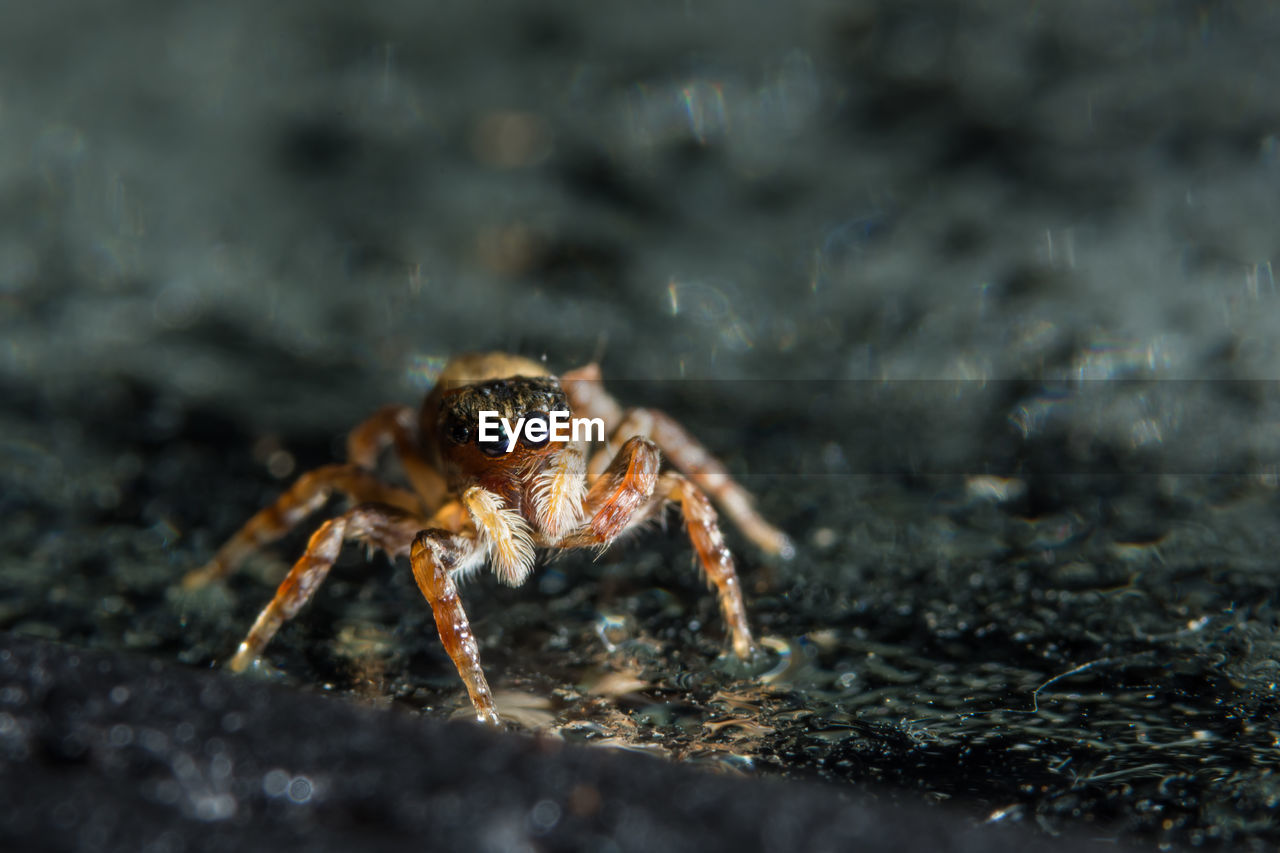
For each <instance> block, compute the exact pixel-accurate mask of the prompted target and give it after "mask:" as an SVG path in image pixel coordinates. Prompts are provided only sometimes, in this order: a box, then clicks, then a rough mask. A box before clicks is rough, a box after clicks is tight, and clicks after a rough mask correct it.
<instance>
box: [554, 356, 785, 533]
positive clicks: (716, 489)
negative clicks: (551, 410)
mask: <svg viewBox="0 0 1280 853" xmlns="http://www.w3.org/2000/svg"><path fill="white" fill-rule="evenodd" d="M561 384H562V385H563V386H564V389H565V393H566V394H567V395H568V397H569V402H570V405H571V406H572V407H573V410H574V413H575V414H576V415H578V416H579V417H595V418H601V419H602V420H603V421H604V424H605V430H606V431H607V432H608V433H609V439H608V441H607V442H606V443H605V446H604V447H603V448H602V449H600V450H599V451H597V452H596V454H595V455H594V456H593V457H592V458H591V461H590V463H589V464H588V466H587V474H588V477H592V478H594V477H596V476H598V475H599V474H600V473H602V472H603V471H604V469H605V468H606V467H607V466H608V465H609V462H610V461H611V460H612V459H613V458H614V457H615V456H616V455H617V453H618V452H619V451H620V449H621V445H622V442H623V441H625V440H626V439H628V438H630V437H631V436H634V435H640V436H644V437H645V438H649V439H652V440H653V441H654V443H656V444H657V445H658V448H659V449H660V450H661V451H662V453H663V455H664V456H666V457H667V458H668V459H670V460H671V464H673V465H675V467H676V468H678V469H679V470H680V471H681V472H683V473H684V475H685V476H686V477H688V478H689V479H690V480H692V481H693V482H694V483H696V484H697V485H698V486H699V487H700V488H701V489H703V490H705V491H706V492H707V493H708V494H710V495H711V497H712V498H713V499H714V500H715V502H716V503H717V504H719V505H720V508H721V509H722V510H723V511H724V512H725V514H726V515H728V516H729V518H731V519H732V520H733V523H734V524H735V525H737V526H738V528H739V529H740V530H742V532H743V533H744V534H745V535H746V536H747V538H748V539H750V540H751V541H752V542H754V543H755V544H756V545H757V546H758V547H759V548H760V549H762V550H764V551H767V552H768V553H770V554H777V555H779V556H781V557H784V558H789V557H791V556H792V555H793V554H794V553H795V547H794V546H793V545H792V544H791V540H790V539H789V538H787V535H786V534H785V533H783V532H782V531H781V530H779V529H778V528H776V527H774V526H773V525H772V524H770V523H769V522H767V521H765V520H764V518H763V517H761V515H760V514H759V513H758V512H756V509H755V507H754V506H753V504H752V499H751V493H750V492H748V491H747V490H746V489H745V488H743V487H742V485H741V484H739V483H738V482H737V481H736V480H734V479H733V477H731V476H730V475H729V471H728V469H726V468H725V467H724V465H723V464H721V462H720V460H718V459H716V458H715V457H714V456H712V455H711V453H710V452H709V451H708V450H707V449H706V447H704V446H703V445H702V443H701V442H699V441H698V440H697V439H695V438H694V437H693V436H691V435H689V433H688V432H687V431H685V429H684V427H682V426H680V424H679V423H677V422H676V421H675V420H674V419H673V418H672V417H671V416H670V415H667V414H666V413H665V412H661V411H659V410H657V409H629V410H626V411H624V410H623V409H622V407H621V406H619V405H618V403H617V401H616V400H614V399H613V397H611V396H610V395H609V392H607V391H605V390H604V386H603V384H602V381H601V377H600V368H599V366H597V365H594V364H589V365H587V366H586V367H581V368H578V369H577V370H573V371H570V372H568V373H566V374H564V376H563V377H562V378H561Z"/></svg>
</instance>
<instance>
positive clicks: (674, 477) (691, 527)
mask: <svg viewBox="0 0 1280 853" xmlns="http://www.w3.org/2000/svg"><path fill="white" fill-rule="evenodd" d="M653 499H654V500H655V501H661V502H665V501H668V500H671V501H675V502H676V503H678V504H679V505H680V512H681V514H682V515H683V516H684V525H685V529H686V530H687V531H688V532H689V540H690V541H691V542H692V543H693V550H694V551H695V552H697V554H698V562H699V563H701V565H702V571H703V572H704V573H705V574H706V577H707V581H708V582H710V584H711V585H712V586H713V587H715V590H716V594H717V596H718V598H719V600H720V610H721V612H723V613H724V621H725V622H726V623H728V625H729V633H730V634H731V635H732V637H733V653H734V654H735V655H737V656H738V657H740V658H742V659H743V660H747V659H749V658H750V657H751V655H752V653H753V652H754V651H755V644H754V643H753V642H752V640H751V629H750V628H749V627H748V626H747V609H746V607H745V606H744V605H743V603H742V585H741V584H740V583H739V582H738V573H737V571H735V570H734V567H733V555H732V554H731V553H729V548H728V547H727V546H726V545H725V544H724V535H723V534H722V533H721V532H720V525H719V523H718V522H717V519H716V511H715V508H714V507H712V506H711V501H710V500H708V499H707V496H706V494H705V493H703V491H702V490H701V489H699V488H698V487H697V486H695V485H694V484H693V483H692V482H690V481H689V479H688V478H687V477H685V476H684V475H683V474H681V473H679V472H677V471H667V472H665V473H664V474H663V475H662V477H661V478H660V479H659V481H658V489H657V492H656V493H655V494H654V496H653Z"/></svg>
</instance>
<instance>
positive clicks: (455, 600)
mask: <svg viewBox="0 0 1280 853" xmlns="http://www.w3.org/2000/svg"><path fill="white" fill-rule="evenodd" d="M483 559H484V549H483V546H482V545H481V543H480V540H479V539H478V538H477V537H476V536H475V535H474V532H471V535H467V533H465V532H463V533H450V532H448V531H445V530H439V529H433V530H424V531H422V532H421V533H419V534H418V536H417V538H416V539H414V540H413V547H412V548H411V549H410V552H409V560H410V562H411V563H412V564H413V577H414V579H415V580H417V581H418V588H419V589H421V590H422V594H423V596H425V597H426V599H427V603H428V604H430V605H431V613H432V615H434V616H435V619H436V629H437V630H438V631H439V632H440V641H441V643H443V644H444V648H445V651H446V652H448V653H449V657H450V658H452V659H453V665H454V666H456V667H457V668H458V675H460V676H462V683H463V684H464V685H466V688H467V695H468V696H470V697H471V705H472V707H473V708H475V711H476V718H477V719H478V720H480V722H482V723H488V724H489V725H493V726H496V725H498V710H497V708H496V707H494V704H493V693H492V691H490V690H489V682H488V681H487V680H485V677H484V670H482V669H481V668H480V647H479V645H478V644H477V643H476V638H475V635H474V634H472V633H471V622H470V621H469V620H468V619H467V613H466V611H465V610H463V609H462V599H460V598H459V597H458V588H457V586H455V585H454V582H453V577H452V573H453V572H455V571H465V570H466V569H467V568H469V567H470V566H471V565H473V564H475V563H477V562H479V561H480V560H483Z"/></svg>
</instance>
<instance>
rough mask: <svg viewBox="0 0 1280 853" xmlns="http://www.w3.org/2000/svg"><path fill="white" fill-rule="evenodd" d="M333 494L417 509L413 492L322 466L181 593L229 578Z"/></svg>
mask: <svg viewBox="0 0 1280 853" xmlns="http://www.w3.org/2000/svg"><path fill="white" fill-rule="evenodd" d="M334 492H343V493H345V494H346V495H347V496H348V497H349V498H350V499H351V500H353V501H356V502H359V503H379V504H387V505H388V506H393V507H397V508H399V509H401V510H403V511H405V512H408V513H414V514H417V513H418V512H420V511H421V509H422V503H421V501H419V500H418V498H417V496H416V495H414V494H413V493H412V492H409V491H407V490H405V489H399V488H396V487H394V486H388V485H387V484H385V483H383V482H382V481H381V480H379V479H378V478H377V477H375V476H374V475H373V474H371V473H369V472H368V471H365V470H363V469H362V468H359V467H357V466H356V465H351V464H348V465H325V466H322V467H320V468H316V469H315V470H314V471H308V472H307V473H305V474H303V475H302V476H301V477H299V478H298V479H297V481H296V482H294V484H293V485H292V486H291V487H290V488H289V490H288V491H287V492H285V493H284V494H283V495H281V496H280V497H279V498H277V499H276V502H275V503H273V504H271V505H270V506H268V507H265V508H263V509H261V510H259V511H258V513H257V514H256V515H254V516H253V517H252V518H250V519H249V520H248V521H246V522H245V524H244V526H243V527H241V528H240V530H238V531H237V532H236V534H235V535H234V536H232V537H231V538H230V539H228V540H227V541H226V543H225V544H224V545H223V546H222V547H221V548H219V549H218V552H217V553H216V554H214V555H213V559H212V560H210V561H209V562H208V563H206V564H205V565H204V566H202V567H201V568H199V569H196V570H194V571H192V572H189V573H188V574H187V576H186V577H185V578H183V579H182V585H183V587H184V588H186V589H193V588H197V587H201V586H204V585H205V584H207V583H210V582H211V581H215V580H221V579H222V578H224V577H226V576H227V575H229V574H231V573H232V572H233V571H235V570H236V568H237V567H238V566H239V565H240V563H242V562H243V561H244V559H245V558H246V557H248V556H249V555H250V554H252V553H253V552H254V551H256V550H257V549H259V548H261V547H262V546H264V545H267V544H269V543H271V542H274V541H275V540H277V539H279V538H280V537H281V536H283V535H284V534H286V533H288V532H289V531H290V530H291V529H292V528H293V527H294V526H295V525H296V524H297V523H298V522H300V521H302V519H304V518H306V517H307V516H308V515H310V514H311V513H313V512H315V511H316V510H317V509H319V508H320V507H321V506H323V505H324V502H325V501H327V500H328V499H329V497H330V495H332V494H333V493H334Z"/></svg>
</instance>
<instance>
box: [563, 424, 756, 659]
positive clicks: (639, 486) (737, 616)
mask: <svg viewBox="0 0 1280 853" xmlns="http://www.w3.org/2000/svg"><path fill="white" fill-rule="evenodd" d="M661 463H662V456H661V453H660V451H659V450H658V447H657V445H656V444H655V443H654V442H652V441H650V440H649V439H647V438H643V437H641V436H633V437H632V438H630V439H628V440H627V442H626V444H624V445H622V450H621V451H620V452H619V453H618V455H617V456H616V457H615V458H614V460H613V462H612V463H610V465H609V467H608V468H607V469H606V470H605V471H604V473H603V474H601V475H600V477H599V478H598V479H597V480H596V482H595V483H594V484H593V485H592V486H591V490H590V491H589V492H588V493H587V500H586V507H585V509H586V512H587V514H588V516H589V520H588V521H587V523H585V524H584V525H583V526H582V528H581V529H580V530H579V531H578V532H577V533H575V534H574V535H572V536H570V537H567V538H566V539H565V540H562V541H561V545H564V546H566V547H579V548H582V547H591V546H601V545H608V544H609V543H610V542H612V541H613V540H614V539H616V538H617V537H618V536H619V535H620V534H621V533H623V532H624V531H625V530H626V529H627V528H628V527H632V526H634V525H636V524H638V523H640V522H643V521H646V520H648V519H650V518H653V517H655V516H657V515H659V514H660V513H661V512H662V510H663V509H664V508H665V507H666V505H667V503H668V502H669V501H670V502H675V503H677V504H679V505H680V510H681V513H682V514H683V516H684V520H685V527H686V529H687V530H688V532H689V539H690V541H691V542H692V543H693V549H694V552H695V553H696V554H697V556H698V562H699V563H700V564H701V566H702V570H703V572H704V573H705V575H706V577H707V580H708V581H709V582H710V583H711V584H712V586H714V587H715V589H716V592H717V595H718V598H719V602H720V609H721V611H722V612H723V613H724V619H725V622H726V623H727V624H728V626H729V633H730V635H731V638H732V642H733V651H734V654H736V655H737V656H738V657H740V658H743V659H747V658H750V657H751V654H752V652H753V650H754V644H753V643H752V640H751V629H750V628H749V627H748V626H747V611H746V606H745V605H744V604H743V601H742V586H741V584H740V583H739V582H738V574H737V572H736V571H735V569H734V566H733V556H732V555H731V554H730V553H729V549H728V547H726V546H725V543H724V535H723V534H722V533H721V532H720V525H719V523H718V521H717V518H716V511H715V509H714V508H713V507H712V505H711V501H710V500H708V499H707V496H706V495H705V494H704V493H703V492H702V490H701V489H699V488H698V487H697V486H695V485H694V484H693V483H692V482H690V480H689V479H688V478H687V477H685V476H684V475H682V474H680V473H679V472H676V471H667V472H666V473H664V474H662V475H661V476H659V474H658V469H659V466H660V465H661Z"/></svg>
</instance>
